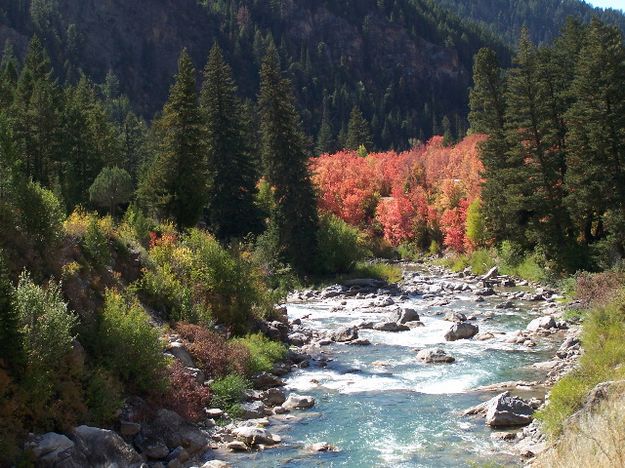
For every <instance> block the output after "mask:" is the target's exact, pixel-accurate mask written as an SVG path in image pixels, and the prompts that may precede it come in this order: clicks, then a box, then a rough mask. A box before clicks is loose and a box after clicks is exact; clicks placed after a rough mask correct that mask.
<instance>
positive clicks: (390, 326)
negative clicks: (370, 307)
mask: <svg viewBox="0 0 625 468" xmlns="http://www.w3.org/2000/svg"><path fill="white" fill-rule="evenodd" d="M373 329H374V330H377V331H385V332H393V333H395V332H402V331H408V330H410V327H407V326H406V325H402V324H401V323H397V322H383V323H378V324H376V325H374V326H373Z"/></svg>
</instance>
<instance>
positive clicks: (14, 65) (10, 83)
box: [0, 40, 19, 109]
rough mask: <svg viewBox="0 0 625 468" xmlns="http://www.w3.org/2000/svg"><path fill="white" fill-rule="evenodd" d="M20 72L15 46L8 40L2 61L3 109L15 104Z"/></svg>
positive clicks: (0, 99) (0, 92)
mask: <svg viewBox="0 0 625 468" xmlns="http://www.w3.org/2000/svg"><path fill="white" fill-rule="evenodd" d="M18 70H19V65H18V61H17V58H16V57H15V51H14V49H13V44H11V42H9V41H8V40H7V41H6V43H5V44H4V50H3V52H2V60H1V61H0V106H2V108H5V109H6V108H7V107H9V106H10V105H11V104H12V103H13V99H14V97H15V88H16V87H17V79H18V77H19V74H18Z"/></svg>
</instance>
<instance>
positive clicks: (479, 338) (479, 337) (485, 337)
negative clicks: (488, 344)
mask: <svg viewBox="0 0 625 468" xmlns="http://www.w3.org/2000/svg"><path fill="white" fill-rule="evenodd" d="M494 338H495V335H494V334H492V333H491V332H484V333H478V334H477V335H475V337H474V339H475V340H477V341H488V340H492V339H494Z"/></svg>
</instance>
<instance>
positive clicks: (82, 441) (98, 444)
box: [72, 426, 143, 466]
mask: <svg viewBox="0 0 625 468" xmlns="http://www.w3.org/2000/svg"><path fill="white" fill-rule="evenodd" d="M72 439H73V440H74V442H75V443H76V449H78V450H80V452H81V453H82V454H83V455H84V456H85V458H86V459H87V462H88V464H89V466H115V465H117V466H133V465H140V464H141V462H142V461H143V460H142V459H141V456H140V455H139V454H138V453H137V452H136V451H135V449H134V448H132V447H131V446H130V445H128V444H127V443H126V442H124V439H122V438H121V436H120V435H119V434H117V433H115V432H113V431H109V430H107V429H99V428H97V427H89V426H79V427H77V428H75V429H74V430H73V431H72Z"/></svg>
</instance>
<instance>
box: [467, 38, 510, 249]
mask: <svg viewBox="0 0 625 468" xmlns="http://www.w3.org/2000/svg"><path fill="white" fill-rule="evenodd" d="M473 80H474V83H475V84H474V86H473V88H472V89H471V93H470V99H469V101H470V109H471V110H470V113H469V122H470V124H471V130H472V131H473V132H477V133H485V134H487V135H488V139H487V140H486V141H485V142H484V143H482V144H481V148H480V156H481V159H482V163H483V164H484V173H483V176H484V184H483V188H482V200H483V204H482V211H483V214H484V218H485V224H486V228H487V231H488V233H489V236H491V237H493V238H494V239H495V240H497V241H501V240H505V239H507V238H508V236H509V235H510V234H511V233H512V232H514V229H515V226H514V223H512V219H513V200H512V199H511V196H510V195H511V194H510V192H509V191H508V186H509V184H510V183H511V182H515V180H516V176H515V173H516V169H517V167H516V166H518V164H511V161H509V160H508V158H507V156H506V155H507V153H508V142H507V141H506V135H505V112H506V97H505V96H506V81H505V76H504V73H503V70H502V69H501V67H500V66H499V61H498V59H497V55H496V54H495V52H494V51H492V50H490V49H481V50H480V51H479V52H478V53H477V54H476V56H475V64H474V66H473Z"/></svg>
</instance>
